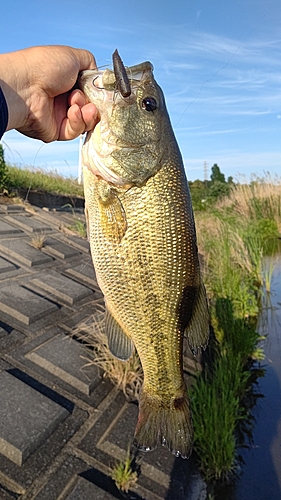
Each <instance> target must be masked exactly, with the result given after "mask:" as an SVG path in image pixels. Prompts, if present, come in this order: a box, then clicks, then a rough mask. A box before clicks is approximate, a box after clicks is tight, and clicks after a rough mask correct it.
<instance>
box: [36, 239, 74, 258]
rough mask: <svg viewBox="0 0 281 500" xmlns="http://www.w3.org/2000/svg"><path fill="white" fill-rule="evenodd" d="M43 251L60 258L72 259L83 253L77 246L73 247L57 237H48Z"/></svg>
mask: <svg viewBox="0 0 281 500" xmlns="http://www.w3.org/2000/svg"><path fill="white" fill-rule="evenodd" d="M43 251H44V252H46V253H48V254H49V255H52V256H53V257H56V258H59V259H70V258H72V257H76V256H77V257H78V256H79V255H81V254H80V252H79V251H78V250H77V249H76V248H73V247H71V246H70V245H67V244H66V243H63V242H62V241H60V240H57V239H55V238H48V239H47V241H46V243H45V245H44V247H43Z"/></svg>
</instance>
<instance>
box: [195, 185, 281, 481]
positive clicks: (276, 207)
mask: <svg viewBox="0 0 281 500" xmlns="http://www.w3.org/2000/svg"><path fill="white" fill-rule="evenodd" d="M280 196H281V185H280V181H278V179H274V181H272V179H270V177H269V176H267V177H266V178H265V179H255V180H254V181H252V183H251V184H250V185H244V184H237V185H234V184H233V185H232V187H231V191H230V193H229V195H228V196H227V197H224V198H220V199H219V200H218V201H217V203H213V204H212V205H211V204H209V206H208V207H207V208H206V209H205V211H198V212H196V213H195V218H196V226H197V235H198V247H199V253H200V254H201V258H202V261H203V266H202V267H203V275H204V282H205V285H206V290H207V294H208V297H209V303H210V313H211V322H212V326H213V336H214V338H213V339H212V341H211V343H210V344H211V345H210V346H209V348H208V351H209V352H208V354H209V355H211V356H212V358H213V360H212V362H210V363H207V368H206V369H205V370H204V371H203V373H202V375H199V376H198V378H197V380H196V383H195V384H194V388H193V390H192V397H191V404H192V412H193V421H194V431H195V443H194V449H195V452H196V455H197V457H198V463H199V465H200V468H201V470H202V473H203V475H204V476H205V478H206V479H207V480H208V481H218V480H224V479H227V478H229V477H230V476H231V475H232V474H233V472H235V469H236V466H237V459H238V456H237V455H238V448H239V445H241V444H242V438H245V437H247V434H250V433H249V430H250V429H249V427H251V423H252V420H251V411H250V410H251V408H250V407H251V405H252V404H254V401H255V398H256V397H257V394H255V391H253V393H252V395H251V398H252V402H251V404H249V401H247V398H248V399H249V398H250V396H249V395H250V393H251V389H252V388H253V384H254V382H255V381H256V378H257V376H259V375H261V370H258V369H257V366H258V363H257V362H258V361H260V360H261V359H263V352H262V349H261V348H260V347H259V342H260V340H261V337H260V336H259V334H258V332H257V331H256V323H257V315H258V313H259V310H260V307H261V303H262V299H263V294H264V293H266V292H267V293H270V281H271V275H272V271H273V266H272V265H269V264H268V261H267V260H266V259H265V255H266V253H267V252H268V249H269V248H270V246H272V241H276V240H277V236H278V233H279V228H280V227H281V226H280V224H281V209H280V208H281V203H280V200H281V198H280ZM273 239H274V240H273ZM265 291H266V292H265ZM247 422H249V425H248V424H247ZM241 429H242V434H244V435H243V436H241ZM245 434H246V436H245Z"/></svg>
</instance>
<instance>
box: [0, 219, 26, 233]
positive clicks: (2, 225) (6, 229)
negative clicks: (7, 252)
mask: <svg viewBox="0 0 281 500" xmlns="http://www.w3.org/2000/svg"><path fill="white" fill-rule="evenodd" d="M21 233H23V231H22V230H21V229H19V228H17V227H15V226H12V225H11V224H8V223H7V222H5V220H3V219H0V236H3V234H9V235H10V234H21Z"/></svg>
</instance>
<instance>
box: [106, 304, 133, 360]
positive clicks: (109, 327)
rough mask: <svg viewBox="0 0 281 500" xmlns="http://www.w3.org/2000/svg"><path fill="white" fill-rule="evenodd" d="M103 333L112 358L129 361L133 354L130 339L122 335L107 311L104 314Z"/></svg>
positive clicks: (121, 330)
mask: <svg viewBox="0 0 281 500" xmlns="http://www.w3.org/2000/svg"><path fill="white" fill-rule="evenodd" d="M105 333H106V335H107V340H108V348H109V350H110V352H111V353H112V354H113V356H115V358H118V359H121V360H122V361H126V360H127V359H129V358H130V356H131V354H132V352H133V346H134V344H133V342H132V340H131V339H130V337H128V335H126V333H124V331H123V329H122V328H121V326H120V325H119V323H118V322H117V321H116V319H115V318H114V317H113V316H112V314H111V313H110V312H109V311H108V309H106V312H105Z"/></svg>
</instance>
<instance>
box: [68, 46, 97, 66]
mask: <svg viewBox="0 0 281 500" xmlns="http://www.w3.org/2000/svg"><path fill="white" fill-rule="evenodd" d="M72 50H73V51H74V53H75V55H76V57H77V59H78V61H79V65H80V68H79V71H84V70H85V69H96V68H97V64H96V60H95V58H94V56H93V54H92V53H91V52H90V51H89V50H85V49H75V48H72Z"/></svg>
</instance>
